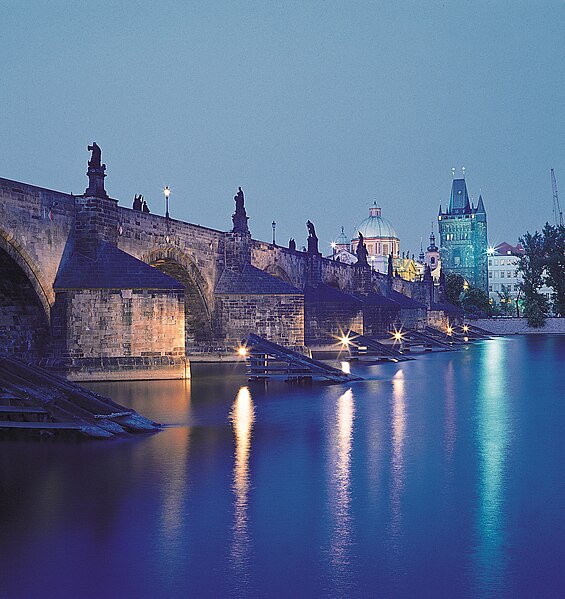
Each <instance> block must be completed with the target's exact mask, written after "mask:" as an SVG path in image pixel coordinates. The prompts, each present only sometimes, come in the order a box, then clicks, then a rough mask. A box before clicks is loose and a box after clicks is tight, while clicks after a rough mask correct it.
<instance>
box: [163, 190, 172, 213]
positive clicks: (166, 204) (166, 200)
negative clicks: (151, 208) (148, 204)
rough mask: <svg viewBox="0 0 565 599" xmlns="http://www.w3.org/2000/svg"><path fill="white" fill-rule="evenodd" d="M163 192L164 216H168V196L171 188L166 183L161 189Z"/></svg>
mask: <svg viewBox="0 0 565 599" xmlns="http://www.w3.org/2000/svg"><path fill="white" fill-rule="evenodd" d="M163 193H164V194H165V218H169V196H170V195H171V190H170V188H169V186H168V185H166V186H165V188H164V189H163Z"/></svg>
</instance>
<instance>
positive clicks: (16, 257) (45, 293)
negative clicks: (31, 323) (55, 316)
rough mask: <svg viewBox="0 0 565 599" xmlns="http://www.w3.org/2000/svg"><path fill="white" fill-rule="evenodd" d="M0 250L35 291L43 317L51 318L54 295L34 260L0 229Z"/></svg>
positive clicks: (8, 234) (11, 237) (9, 235)
mask: <svg viewBox="0 0 565 599" xmlns="http://www.w3.org/2000/svg"><path fill="white" fill-rule="evenodd" d="M0 250H2V251H4V252H5V253H6V254H7V255H8V256H9V257H10V258H11V259H12V260H13V261H14V262H15V263H16V264H17V265H18V266H19V268H20V269H21V270H22V271H23V272H24V274H25V276H26V277H27V279H28V280H29V282H30V284H31V286H32V287H33V289H34V290H35V293H36V295H37V299H38V300H39V302H40V303H41V306H42V307H43V311H44V312H45V316H46V317H47V320H48V321H49V320H50V318H51V306H52V305H53V304H54V303H55V293H54V292H53V287H52V285H48V284H47V283H46V282H45V281H44V280H43V277H42V276H41V274H40V270H39V268H38V267H37V265H36V264H35V262H34V260H33V259H32V258H31V256H29V254H28V253H27V252H26V251H25V249H24V248H23V247H22V246H21V245H20V244H19V243H18V242H17V241H16V240H15V238H14V237H13V235H11V234H10V233H8V232H7V231H5V230H4V229H2V228H1V227H0Z"/></svg>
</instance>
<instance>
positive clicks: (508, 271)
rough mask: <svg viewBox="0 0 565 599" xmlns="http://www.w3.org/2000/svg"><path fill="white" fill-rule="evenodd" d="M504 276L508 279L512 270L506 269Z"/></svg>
mask: <svg viewBox="0 0 565 599" xmlns="http://www.w3.org/2000/svg"><path fill="white" fill-rule="evenodd" d="M506 277H507V278H508V279H510V278H511V277H512V271H511V270H507V271H506Z"/></svg>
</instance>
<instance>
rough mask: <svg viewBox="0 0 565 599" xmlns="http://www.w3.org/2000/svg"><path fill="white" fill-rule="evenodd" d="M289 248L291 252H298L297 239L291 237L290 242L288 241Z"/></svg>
mask: <svg viewBox="0 0 565 599" xmlns="http://www.w3.org/2000/svg"><path fill="white" fill-rule="evenodd" d="M288 249H289V250H290V251H291V252H296V241H294V239H293V238H292V237H291V238H290V240H289V242H288Z"/></svg>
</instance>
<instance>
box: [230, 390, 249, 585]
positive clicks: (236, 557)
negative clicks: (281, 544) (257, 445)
mask: <svg viewBox="0 0 565 599" xmlns="http://www.w3.org/2000/svg"><path fill="white" fill-rule="evenodd" d="M254 418H255V410H254V407H253V400H252V399H251V393H250V392H249V389H248V388H247V387H241V389H240V390H239V392H238V394H237V397H236V399H235V401H234V403H233V406H232V409H231V413H230V419H231V422H232V426H233V431H234V434H235V462H234V468H233V485H232V488H233V492H234V495H235V502H234V524H233V542H232V546H231V559H232V563H233V565H234V566H235V567H236V569H237V570H238V572H239V573H240V574H245V573H246V570H247V567H248V565H249V533H248V529H247V524H248V517H247V507H248V494H249V484H250V477H249V454H250V450H251V429H252V428H253V420H254Z"/></svg>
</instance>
